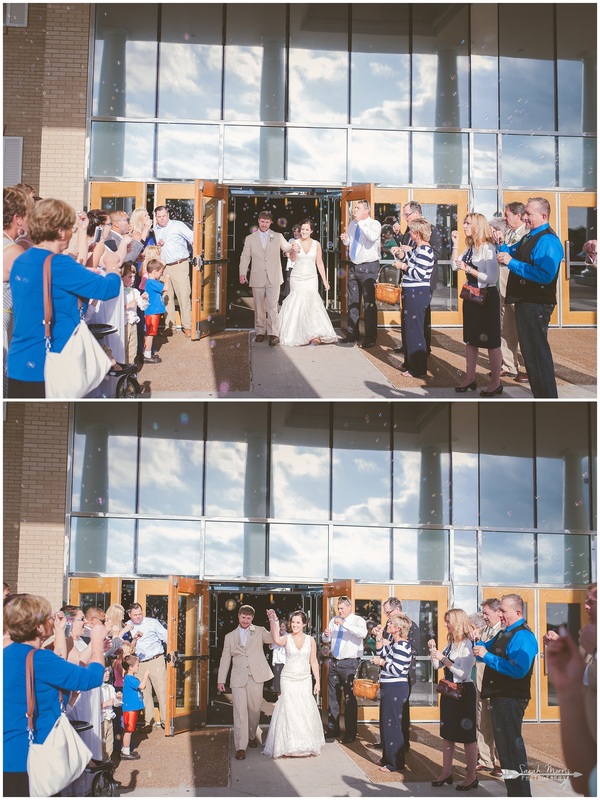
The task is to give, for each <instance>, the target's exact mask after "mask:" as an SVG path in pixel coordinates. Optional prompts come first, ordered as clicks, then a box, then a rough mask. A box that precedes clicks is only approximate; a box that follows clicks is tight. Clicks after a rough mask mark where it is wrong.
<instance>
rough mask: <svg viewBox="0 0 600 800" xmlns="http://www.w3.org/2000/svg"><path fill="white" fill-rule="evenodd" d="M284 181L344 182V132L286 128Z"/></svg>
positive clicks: (324, 129) (323, 129)
mask: <svg viewBox="0 0 600 800" xmlns="http://www.w3.org/2000/svg"><path fill="white" fill-rule="evenodd" d="M288 180H290V181H299V182H301V183H309V182H312V181H316V182H317V183H345V181H346V131H345V130H335V129H329V128H288Z"/></svg>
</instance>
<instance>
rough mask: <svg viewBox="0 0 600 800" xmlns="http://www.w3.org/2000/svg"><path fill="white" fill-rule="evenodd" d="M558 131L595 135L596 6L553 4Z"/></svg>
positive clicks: (596, 105) (596, 100)
mask: <svg viewBox="0 0 600 800" xmlns="http://www.w3.org/2000/svg"><path fill="white" fill-rule="evenodd" d="M555 9H556V37H557V52H558V60H557V73H558V129H559V131H561V132H562V133H595V132H596V129H597V121H596V115H597V107H598V99H597V88H596V84H597V72H598V66H597V55H596V49H597V48H596V31H597V27H596V26H597V20H596V17H597V10H596V4H595V3H590V4H585V3H557V4H556V6H555Z"/></svg>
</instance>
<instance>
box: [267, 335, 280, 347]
mask: <svg viewBox="0 0 600 800" xmlns="http://www.w3.org/2000/svg"><path fill="white" fill-rule="evenodd" d="M278 344H279V336H269V347H276V346H277V345H278Z"/></svg>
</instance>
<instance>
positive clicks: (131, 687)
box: [121, 656, 150, 761]
mask: <svg viewBox="0 0 600 800" xmlns="http://www.w3.org/2000/svg"><path fill="white" fill-rule="evenodd" d="M139 668H140V660H139V658H138V657H137V656H125V658H124V659H123V672H124V673H125V679H124V681H123V746H122V748H121V758H122V759H125V760H127V761H131V760H133V759H137V758H139V757H140V756H139V753H132V752H131V735H132V734H133V733H134V732H135V726H136V724H137V718H138V711H140V710H141V709H142V708H143V707H144V698H143V696H142V689H145V688H146V682H147V680H148V675H149V674H150V670H149V669H147V670H146V672H145V673H144V677H143V678H142V680H141V681H140V679H139V678H137V677H136V675H137V673H138V671H139Z"/></svg>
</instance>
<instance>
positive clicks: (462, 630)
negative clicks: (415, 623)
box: [428, 608, 479, 792]
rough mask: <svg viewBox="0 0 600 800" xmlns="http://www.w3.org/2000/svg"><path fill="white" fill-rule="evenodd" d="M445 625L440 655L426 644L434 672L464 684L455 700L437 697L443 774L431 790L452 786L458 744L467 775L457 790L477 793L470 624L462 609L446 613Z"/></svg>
mask: <svg viewBox="0 0 600 800" xmlns="http://www.w3.org/2000/svg"><path fill="white" fill-rule="evenodd" d="M444 622H445V623H446V628H447V630H448V644H447V646H446V647H445V648H444V650H443V651H440V650H438V649H437V647H436V644H435V640H434V639H430V640H429V642H428V647H429V655H430V658H431V661H432V663H433V668H434V669H440V667H443V669H444V677H445V678H446V680H448V681H452V682H453V683H461V684H463V688H462V695H461V697H460V698H459V699H458V700H455V699H454V698H452V697H446V696H445V695H440V735H441V737H442V740H443V748H442V754H443V755H442V758H443V763H442V774H441V775H440V776H439V777H438V779H437V780H435V781H432V783H431V785H432V786H443V785H444V784H445V783H448V784H451V783H452V782H453V780H454V779H453V777H452V760H453V758H454V746H455V743H456V742H461V743H462V744H464V747H465V756H466V759H467V774H466V776H465V779H464V781H463V782H462V783H459V784H458V785H457V787H456V789H457V791H459V792H463V791H468V790H469V789H476V788H477V786H478V783H479V782H478V780H477V772H476V768H477V729H476V722H477V720H476V702H475V699H476V698H475V686H474V684H473V681H472V680H471V670H472V669H473V665H474V664H475V656H474V655H473V642H472V641H471V638H470V632H471V623H470V622H469V618H468V616H467V615H466V613H465V612H464V611H463V610H462V608H452V609H450V610H449V611H446V614H445V616H444Z"/></svg>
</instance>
